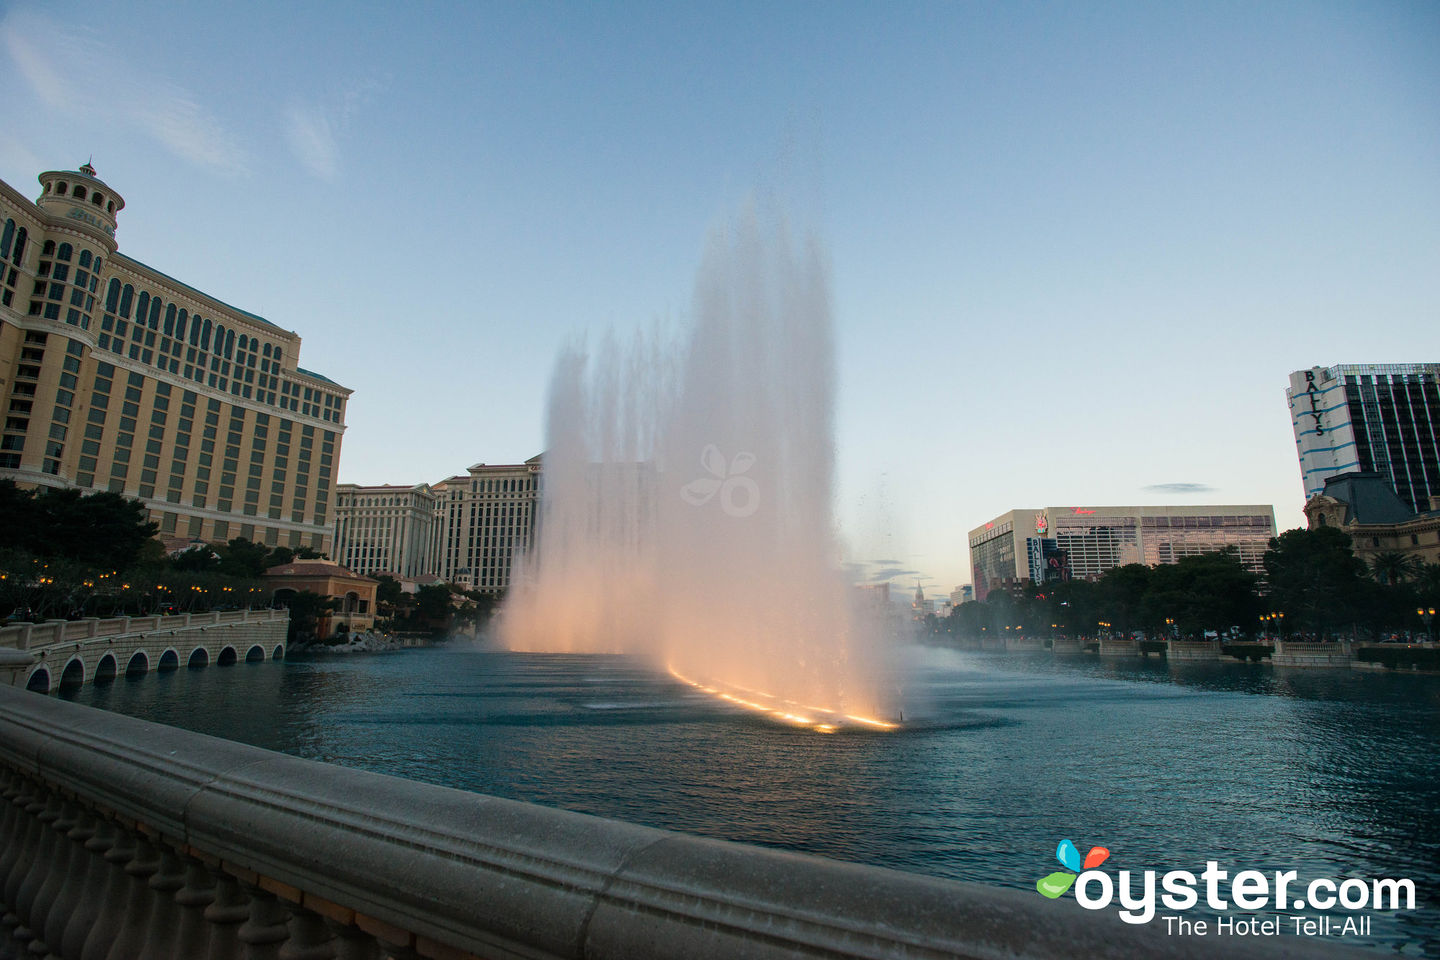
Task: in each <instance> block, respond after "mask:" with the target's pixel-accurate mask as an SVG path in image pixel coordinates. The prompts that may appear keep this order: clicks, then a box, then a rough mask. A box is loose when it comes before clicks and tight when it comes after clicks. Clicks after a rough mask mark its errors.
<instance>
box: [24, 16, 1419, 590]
mask: <svg viewBox="0 0 1440 960" xmlns="http://www.w3.org/2000/svg"><path fill="white" fill-rule="evenodd" d="M0 18H3V19H0V91H3V95H0V104H3V106H0V117H3V118H4V134H3V136H0V177H3V178H4V179H5V180H6V181H8V182H9V183H11V184H12V185H14V186H16V187H17V188H19V189H20V190H22V191H23V192H27V193H31V194H34V193H35V191H36V189H37V187H36V182H35V176H36V174H37V173H39V172H40V171H42V170H48V169H55V168H73V167H75V166H77V165H78V164H80V163H81V162H83V161H84V160H85V159H87V158H89V157H91V156H92V155H93V157H94V164H95V166H96V168H97V170H98V172H99V175H100V177H101V178H102V179H104V180H106V181H107V182H108V183H109V184H110V185H111V186H112V187H114V188H115V189H116V190H118V191H119V192H120V193H121V194H122V195H123V196H124V197H125V199H126V202H127V208H126V210H125V211H124V212H123V213H122V215H121V220H120V229H119V232H118V237H119V240H120V243H121V249H122V250H123V251H125V252H126V253H128V254H129V255H131V256H133V257H135V258H137V259H140V260H142V261H144V262H146V263H149V264H151V265H152V266H154V267H156V268H158V269H160V270H163V271H165V272H166V273H169V274H171V275H172V276H176V277H180V278H182V279H184V280H186V281H187V282H189V283H191V284H193V285H195V286H197V287H199V288H201V289H203V290H205V291H207V292H209V293H212V294H214V295H215V296H217V297H220V298H221V299H223V300H226V301H227V302H230V303H232V304H235V305H236V306H239V307H242V308H244V309H247V310H251V311H254V312H257V313H260V314H262V315H264V316H265V317H267V318H268V319H270V320H271V321H272V322H274V323H277V324H279V325H281V326H283V327H286V328H289V329H294V330H297V331H299V333H300V334H301V336H302V337H303V338H304V346H303V349H302V352H301V358H302V360H301V362H302V363H303V365H305V366H306V367H308V368H310V369H314V370H317V371H319V372H321V373H324V374H326V375H328V376H331V377H332V378H334V379H335V380H338V381H340V382H342V383H344V384H346V385H347V386H350V387H352V388H354V389H355V391H356V392H355V396H354V398H353V400H352V402H351V406H350V409H349V414H348V420H349V429H348V430H347V433H346V438H345V443H344V447H343V455H342V458H341V463H340V475H341V479H342V480H345V481H353V482H361V483H379V482H392V483H402V482H403V483H410V482H419V481H422V480H424V481H433V480H437V479H440V478H441V477H444V476H446V475H449V474H451V473H454V472H457V471H461V470H463V468H464V467H466V466H468V465H469V464H471V463H474V462H479V461H485V462H490V463H497V462H515V461H518V460H522V459H524V458H526V457H528V456H531V455H533V454H534V453H536V452H538V451H539V449H540V448H541V446H542V443H543V440H542V426H541V424H542V417H543V409H542V407H543V398H544V394H545V387H546V380H547V378H548V375H549V371H550V366H551V363H552V361H553V358H554V356H555V353H556V351H557V349H558V348H559V347H560V346H561V345H562V344H563V343H565V342H567V340H569V339H570V338H572V337H574V336H576V335H577V334H580V333H584V332H586V331H590V332H592V333H597V332H599V331H603V330H604V329H606V328H608V327H616V328H619V329H622V330H624V329H629V328H631V327H633V326H635V325H641V324H649V323H651V322H653V321H655V320H657V319H659V320H668V321H676V322H682V323H683V322H684V320H685V318H686V315H687V311H688V310H689V304H690V297H691V287H692V283H693V278H694V272H695V268H696V265H697V264H698V261H699V258H700V253H701V249H702V246H703V242H704V237H705V234H706V231H707V230H708V229H709V228H710V227H711V226H713V225H714V224H715V223H716V222H717V221H720V220H722V219H724V218H726V217H728V216H729V215H730V214H731V213H732V212H733V211H734V210H735V209H736V208H737V207H738V206H739V205H740V204H741V203H743V201H744V199H745V197H746V196H747V195H749V194H750V193H751V192H752V191H755V190H761V191H773V192H775V193H777V194H779V195H780V196H782V197H783V198H785V200H786V202H787V203H788V204H789V205H790V207H791V208H792V209H793V210H794V211H796V213H797V215H798V217H799V218H800V219H801V220H803V221H805V222H806V223H808V224H810V225H811V226H812V227H813V228H814V229H815V231H816V232H817V233H818V234H819V235H820V237H821V238H822V240H823V242H824V243H825V245H826V246H827V247H828V250H829V253H830V257H831V261H832V267H833V278H834V298H835V299H834V303H835V319H836V327H837V341H838V345H839V383H840V401H839V409H838V415H837V424H838V433H837V438H836V439H837V450H838V464H839V475H840V489H839V490H838V491H837V494H836V508H837V514H838V516H839V518H840V522H841V526H842V531H843V534H844V537H845V539H846V542H847V543H848V544H849V547H850V553H851V556H852V557H853V558H854V559H857V560H862V561H873V560H880V559H885V560H895V561H898V563H897V564H895V566H896V567H897V568H900V569H905V570H913V571H917V572H918V573H919V575H921V576H922V577H924V578H926V582H927V583H928V584H930V585H932V586H933V587H934V588H939V589H943V590H946V591H948V590H949V589H950V588H951V587H953V586H954V585H955V584H957V583H962V582H966V581H967V580H968V576H969V574H968V557H967V554H968V550H967V547H966V533H967V531H968V530H969V529H970V528H972V527H974V526H977V525H979V524H980V523H983V522H984V521H986V520H988V519H990V518H991V517H993V516H995V515H996V514H999V513H1001V512H1003V511H1006V510H1009V509H1012V508H1022V507H1040V506H1046V505H1068V504H1095V503H1105V504H1131V503H1165V502H1182V503H1194V502H1204V501H1211V502H1221V503H1265V504H1273V505H1274V506H1275V509H1276V515H1277V519H1278V520H1279V523H1280V526H1281V528H1282V529H1283V528H1286V527H1290V526H1296V525H1299V524H1300V523H1301V521H1302V518H1301V515H1300V506H1301V496H1302V491H1301V486H1300V477H1299V468H1298V465H1297V460H1296V457H1295V452H1294V440H1293V437H1292V435H1291V432H1290V426H1289V419H1288V414H1287V411H1286V407H1285V401H1284V393H1283V391H1284V386H1285V379H1286V376H1287V374H1288V373H1289V372H1290V371H1291V370H1294V369H1299V368H1302V367H1306V366H1309V365H1312V364H1317V363H1320V364H1330V363H1339V362H1402V361H1420V360H1432V361H1433V360H1437V359H1440V350H1437V347H1440V333H1437V331H1440V176H1437V172H1440V53H1437V51H1440V6H1437V5H1436V4H1434V3H1404V2H1393V3H1354V4H1349V3H1321V2H1307V3H1293V4H1292V3H1265V4H1252V3H1204V4H1198V3H1197V4H1154V3H1133V4H1131V3H1100V4H1080V3H1030V4H1024V3H1015V4H991V5H981V4H971V3H953V4H898V5H894V4H885V5H882V4H878V3H869V4H847V3H833V4H831V3H815V2H806V3H754V4H733V3H732V4H724V5H714V6H701V5H689V4H668V3H656V4H579V3H576V4H539V3H523V4H522V3H505V4H479V3H475V4H468V3H467V4H432V5H411V7H409V8H405V9H402V8H400V7H399V6H397V5H388V4H386V5H380V4H373V5H372V4H364V3H346V4H338V3H333V4H322V3H316V4H300V5H289V4H284V5H282V4H268V3H252V4H236V5H217V4H124V5H107V4H79V3H71V2H66V0H51V2H46V3H43V4H27V3H24V2H21V3H17V4H11V5H8V6H7V7H5V8H4V11H3V12H0ZM1177 483H1180V484H1195V485H1199V486H1200V487H1204V488H1209V489H1206V490H1203V491H1201V492H1195V493H1176V492H1172V491H1168V490H1157V489H1150V488H1153V487H1156V486H1158V485H1163V484H1177ZM897 583H898V584H900V585H902V586H906V587H908V588H911V589H913V583H914V579H913V577H906V578H902V579H901V580H899V581H897Z"/></svg>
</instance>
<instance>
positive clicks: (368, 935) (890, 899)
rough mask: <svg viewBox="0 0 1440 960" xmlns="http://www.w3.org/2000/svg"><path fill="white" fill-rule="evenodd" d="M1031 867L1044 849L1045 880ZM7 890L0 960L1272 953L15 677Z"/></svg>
mask: <svg viewBox="0 0 1440 960" xmlns="http://www.w3.org/2000/svg"><path fill="white" fill-rule="evenodd" d="M1045 859H1046V857H1045V851H1037V852H1036V872H1037V874H1038V873H1040V872H1042V871H1043V870H1044V869H1045V868H1044V861H1045ZM0 901H3V910H4V918H3V929H0V955H3V954H4V953H5V952H6V951H8V952H9V953H10V954H11V955H13V956H22V955H28V956H32V957H37V958H39V957H49V958H60V960H101V958H108V960H132V958H137V960H145V958H171V957H174V958H211V960H231V958H241V957H245V958H274V960H280V958H285V960H325V958H366V960H379V958H383V957H391V958H395V960H415V958H437V960H439V958H446V960H465V958H478V957H484V958H492V960H501V958H506V960H519V958H526V960H544V958H576V960H579V958H587V960H607V958H614V960H645V958H707V957H749V958H758V960H770V958H777V960H778V958H782V957H783V958H800V957H808V958H816V957H869V958H880V957H906V958H939V957H972V958H998V957H1010V958H1032V957H1108V958H1121V957H1137V956H1157V957H1158V956H1165V957H1182V958H1183V957H1200V956H1218V955H1220V954H1221V953H1223V955H1224V956H1226V957H1227V958H1229V960H1239V958H1244V957H1259V956H1280V955H1285V954H1284V947H1281V946H1279V945H1278V944H1272V943H1256V944H1251V943H1248V942H1237V941H1236V939H1231V938H1225V939H1223V940H1217V938H1210V939H1208V940H1207V939H1189V938H1185V937H1180V936H1175V937H1169V936H1165V935H1164V934H1163V931H1161V930H1159V929H1152V928H1148V927H1146V928H1141V927H1131V926H1127V925H1125V924H1123V923H1121V922H1120V921H1119V920H1118V918H1116V917H1114V916H1111V915H1108V914H1098V913H1089V912H1087V911H1085V910H1083V909H1082V908H1081V907H1080V906H1079V905H1078V904H1076V903H1074V902H1073V901H1071V900H1069V899H1068V898H1067V899H1065V900H1060V901H1050V900H1046V899H1044V898H1042V897H1040V896H1039V895H1038V894H1036V893H1035V892H1034V891H1018V890H1003V889H996V888H990V887H984V886H979V885H975V884H967V883H957V882H952V881H946V880H940V879H935V878H929V877H920V876H912V875H909V874H903V873H897V872H894V871H890V870H883V869H879V868H874V867H864V866H856V865H852V864H845V863H837V862H833V861H828V860H822V859H819V858H816V857H809V856H804V855H800V854H792V853H784V852H779V851H774V850H765V849H760V848H756V847H748V846H744V845H740V844H733V843H725V842H721V841H716V840H706V839H701V838H697V837H690V836H684V835H680V834H675V833H669V832H666V831H662V830H655V829H651V828H647V827H641V826H636V825H632V824H626V823H620V822H616V821H611V820H603V819H599V818H596V817H590V816H584V815H581V814H576V813H568V812H565V811H560V810H552V809H548V808H545V807H539V806H535V805H531V804H524V803H517V802H514V801H509V800H502V799H498V798H495V797H487V796H482V795H479V794H472V793H466V792H464V791H459V790H452V789H448V788H444V787H436V786H432V785H428V784H422V783H416V782H412V781H407V780H400V779H397V778H394V777H387V776H381V775H379V774H374V773H367V772H364V771H359V770H351V769H346V768H342V767H336V766H332V765H328V764H323V763H316V762H313V761H308V760H301V759H298V758H295V757H289V756H285V755H282V754H277V753H272V752H270V751H266V750H261V749H258V748H255V747H250V746H246V745H243V744H238V743H232V742H230V741H226V740H218V739H215V738H213V737H207V736H203V735H200V734H195V733H190V732H187V731H183V730H178V729H175V728H172V727H165V726H161V725H158V724H153V723H149V722H146V721H142V720H137V719H134V718H130V717H125V716H119V715H115V714H110V713H105V712H102V711H97V710H93V709H90V708H87V707H82V706H80V705H78V704H74V703H68V702H64V701H58V700H55V699H53V698H47V697H43V696H37V695H35V694H32V693H27V692H24V691H21V690H18V689H14V688H9V687H0ZM1294 947H1295V948H1296V949H1299V948H1301V947H1303V948H1304V952H1305V955H1306V956H1323V955H1327V953H1326V952H1325V951H1324V950H1323V947H1322V945H1320V944H1314V943H1310V942H1306V943H1297V944H1295V945H1294ZM1297 955H1298V954H1297Z"/></svg>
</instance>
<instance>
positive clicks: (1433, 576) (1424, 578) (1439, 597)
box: [1415, 563, 1440, 603]
mask: <svg viewBox="0 0 1440 960" xmlns="http://www.w3.org/2000/svg"><path fill="white" fill-rule="evenodd" d="M1415 586H1416V588H1417V589H1419V591H1420V597H1421V599H1423V600H1426V601H1427V602H1429V603H1437V602H1440V563H1427V564H1424V565H1422V566H1421V567H1420V569H1419V570H1418V571H1417V572H1416V574H1415Z"/></svg>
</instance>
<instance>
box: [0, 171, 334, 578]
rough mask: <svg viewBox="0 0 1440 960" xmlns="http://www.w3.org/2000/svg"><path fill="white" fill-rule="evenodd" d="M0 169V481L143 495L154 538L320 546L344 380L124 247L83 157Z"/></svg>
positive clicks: (262, 325)
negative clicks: (33, 187)
mask: <svg viewBox="0 0 1440 960" xmlns="http://www.w3.org/2000/svg"><path fill="white" fill-rule="evenodd" d="M39 179H40V187H41V189H40V196H39V198H38V199H37V200H36V201H35V202H33V203H32V202H31V201H30V200H28V199H27V198H26V197H25V196H24V195H22V194H21V193H20V192H18V191H17V190H15V189H14V188H13V187H11V186H10V185H9V184H8V183H4V182H3V181H0V231H3V232H0V403H3V405H4V430H3V433H0V479H10V480H14V481H15V482H16V483H18V484H20V485H22V486H27V487H38V486H50V487H74V488H79V489H81V490H84V491H94V490H109V491H114V492H116V493H120V494H124V495H125V496H128V497H134V498H138V499H140V500H142V501H143V502H144V503H145V505H146V507H147V509H148V510H149V513H150V517H151V519H152V520H154V521H155V522H156V523H158V524H159V526H160V533H161V535H162V537H166V538H175V539H191V540H197V539H198V540H206V541H224V540H228V539H230V538H232V537H244V538H246V539H249V540H254V541H257V542H260V543H266V544H270V545H285V546H291V547H299V546H306V547H310V548H313V549H316V550H320V551H322V552H326V553H328V552H329V551H330V549H331V533H330V531H331V529H332V525H333V521H334V512H333V508H332V504H333V501H332V495H333V486H334V480H335V471H336V465H337V464H338V463H339V460H340V442H341V436H342V434H343V433H344V432H345V405H346V402H347V400H348V398H349V396H350V393H351V391H350V390H349V389H347V388H345V387H342V386H340V385H339V384H337V383H335V382H334V381H332V380H330V379H328V378H326V377H323V376H321V375H320V374H317V373H313V372H311V371H309V370H305V369H302V368H301V367H300V366H299V364H298V361H299V359H300V337H299V336H298V335H297V334H295V333H294V332H292V331H288V330H283V329H281V328H280V327H278V326H276V325H275V324H273V323H271V322H269V321H268V320H266V319H265V318H263V317H260V316H256V315H255V314H253V313H249V312H246V311H244V310H240V309H238V308H236V307H233V306H230V305H229V304H227V303H225V302H223V301H221V300H219V299H218V298H216V297H214V296H212V295H210V294H208V293H204V292H202V291H200V290H197V289H195V288H193V287H190V286H187V285H186V284H184V283H182V282H181V281H179V280H176V279H174V278H173V277H169V276H167V275H165V274H164V273H161V272H160V271H158V270H156V269H154V268H153V267H150V266H147V265H146V264H143V263H141V262H140V261H138V260H135V259H132V258H131V257H128V256H126V255H125V254H123V253H120V252H119V250H118V247H117V242H116V238H115V235H116V223H117V217H118V215H119V213H120V211H121V210H123V209H124V207H125V201H124V199H122V198H121V196H120V194H118V193H117V192H116V191H115V190H114V189H113V188H111V187H110V186H109V185H108V184H106V183H104V182H103V181H101V180H100V179H99V178H98V177H97V176H96V175H95V170H94V168H92V167H91V166H89V165H88V164H87V165H85V166H82V167H80V169H78V170H52V171H49V172H46V173H42V174H40V178H39Z"/></svg>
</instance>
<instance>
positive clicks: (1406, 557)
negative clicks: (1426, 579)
mask: <svg viewBox="0 0 1440 960" xmlns="http://www.w3.org/2000/svg"><path fill="white" fill-rule="evenodd" d="M1423 568H1424V564H1423V563H1422V562H1421V560H1420V558H1419V557H1415V556H1411V555H1410V554H1408V553H1401V552H1400V551H1399V550H1386V551H1385V552H1384V553H1377V554H1375V556H1373V557H1371V558H1370V575H1371V576H1373V577H1374V578H1375V579H1376V580H1377V581H1378V582H1380V583H1384V584H1389V585H1391V586H1393V585H1395V584H1397V583H1404V582H1405V581H1406V580H1413V579H1414V578H1416V577H1418V576H1419V575H1420V571H1421V570H1422V569H1423Z"/></svg>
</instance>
